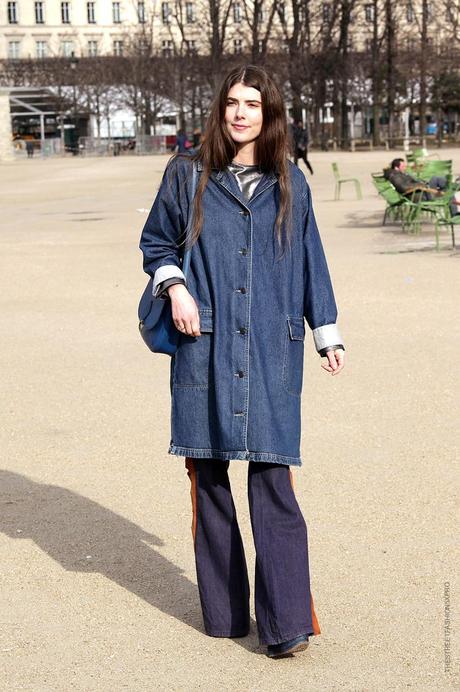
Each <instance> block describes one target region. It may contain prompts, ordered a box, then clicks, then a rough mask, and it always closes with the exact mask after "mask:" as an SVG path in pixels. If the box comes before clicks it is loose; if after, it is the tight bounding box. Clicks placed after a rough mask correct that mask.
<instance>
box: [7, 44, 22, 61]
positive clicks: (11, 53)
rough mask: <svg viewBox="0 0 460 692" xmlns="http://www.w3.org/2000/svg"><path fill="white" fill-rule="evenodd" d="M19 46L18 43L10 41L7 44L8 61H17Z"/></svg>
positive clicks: (19, 52) (19, 51)
mask: <svg viewBox="0 0 460 692" xmlns="http://www.w3.org/2000/svg"><path fill="white" fill-rule="evenodd" d="M20 49H21V44H20V42H19V41H10V42H9V43H8V58H9V59H10V60H17V58H19V57H20V54H21V50H20Z"/></svg>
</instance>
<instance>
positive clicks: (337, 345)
mask: <svg viewBox="0 0 460 692" xmlns="http://www.w3.org/2000/svg"><path fill="white" fill-rule="evenodd" d="M338 348H341V349H342V351H345V348H344V346H343V344H334V346H326V348H322V349H321V350H320V351H318V353H319V355H320V356H321V358H323V357H324V356H325V355H326V353H329V351H336V350H337V349H338Z"/></svg>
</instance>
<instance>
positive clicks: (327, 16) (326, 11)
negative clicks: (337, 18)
mask: <svg viewBox="0 0 460 692" xmlns="http://www.w3.org/2000/svg"><path fill="white" fill-rule="evenodd" d="M322 14H323V22H330V21H331V6H330V4H329V3H328V2H323V7H322Z"/></svg>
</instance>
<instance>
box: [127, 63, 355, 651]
mask: <svg viewBox="0 0 460 692" xmlns="http://www.w3.org/2000/svg"><path fill="white" fill-rule="evenodd" d="M288 150H289V142H288V131H287V123H286V116H285V106H284V103H283V99H282V96H281V94H280V91H279V89H278V88H277V86H276V85H275V83H274V82H273V81H272V79H271V78H270V77H269V76H268V74H267V73H266V71H265V70H264V69H263V68H261V67H255V66H251V65H249V66H246V67H244V68H238V69H235V70H233V71H232V72H230V73H229V74H228V75H227V77H226V78H225V79H224V81H223V83H222V86H221V88H220V90H219V92H218V93H217V94H216V96H215V99H214V102H213V104H212V108H211V111H210V115H209V119H208V123H207V127H206V130H205V133H204V136H203V142H202V145H201V147H200V150H199V152H197V154H196V155H195V156H194V157H190V156H180V155H177V156H175V157H173V158H172V160H171V161H170V163H169V164H168V166H167V169H166V171H165V174H164V177H163V180H162V183H161V186H160V189H159V191H158V194H157V196H156V199H155V201H154V204H153V207H152V210H151V212H150V214H149V217H148V219H147V221H146V224H145V226H144V229H143V232H142V237H141V242H140V247H141V249H142V252H143V255H144V269H145V271H146V272H147V273H148V274H149V275H150V276H152V277H153V283H154V295H157V296H164V297H165V299H167V300H171V309H172V316H173V321H174V324H175V326H176V328H177V329H178V330H179V332H180V333H181V337H180V342H179V346H178V349H177V351H176V354H175V355H174V356H173V357H172V359H171V371H170V383H171V395H172V414H171V442H170V446H169V450H168V451H169V453H170V454H172V455H177V456H183V457H185V466H186V469H187V472H188V475H189V478H190V481H191V496H192V534H193V545H194V551H195V561H196V571H197V581H198V589H199V595H200V601H201V607H202V612H203V620H204V627H205V631H206V633H207V634H208V635H209V636H213V637H244V636H246V635H247V634H248V632H249V622H250V619H249V593H250V587H249V580H248V574H247V568H246V560H245V554H244V547H243V543H242V539H241V535H240V531H239V527H238V521H237V516H236V511H235V505H234V502H233V498H232V493H231V487H230V482H229V477H228V469H229V465H230V461H231V460H242V461H246V462H247V464H248V497H249V509H250V517H251V526H252V531H253V536H254V542H255V548H256V574H255V609H256V620H257V628H258V633H259V640H260V643H261V644H263V645H266V646H267V654H268V656H270V657H281V656H285V655H289V654H290V653H294V652H296V651H300V650H302V649H305V648H306V646H307V644H308V638H309V637H310V636H312V635H318V634H320V627H319V623H318V619H317V617H316V613H315V609H314V604H313V599H312V595H311V592H310V574H309V562H308V545H307V527H306V523H305V520H304V518H303V516H302V513H301V510H300V508H299V505H298V503H297V500H296V497H295V493H294V489H293V482H292V478H293V477H292V473H291V466H300V465H301V463H302V460H301V457H300V405H301V390H302V378H303V354H304V339H305V319H306V320H307V322H308V325H309V327H310V328H311V329H312V331H313V337H314V342H315V345H316V349H317V351H318V353H319V354H320V355H321V356H323V360H322V361H321V365H322V367H323V368H324V369H325V371H327V372H328V373H330V374H332V375H337V374H338V373H339V372H340V371H341V370H342V368H343V364H344V353H343V351H344V349H343V346H342V343H341V341H342V340H341V338H340V335H339V332H338V329H337V325H336V318H337V308H336V304H335V300H334V294H333V289H332V285H331V281H330V277H329V272H328V267H327V264H326V259H325V256H324V252H323V248H322V244H321V240H320V237H319V233H318V229H317V226H316V222H315V216H314V213H313V208H312V202H311V195H310V190H309V187H308V185H307V183H306V180H305V177H304V175H303V174H302V173H301V172H300V171H299V169H298V168H296V167H295V166H294V165H293V164H292V163H291V162H290V161H289V160H288V158H287V157H288ZM192 165H196V167H197V169H198V174H199V183H198V187H197V191H196V196H195V198H194V199H192V198H191V193H190V184H189V180H190V177H191V170H192ZM192 206H193V211H194V216H193V227H192V231H193V232H192V238H191V242H192V243H193V245H192V250H191V253H192V254H191V261H190V267H189V270H188V274H187V276H186V277H185V276H184V274H183V273H182V271H181V268H180V265H181V262H180V255H181V252H182V241H183V239H184V231H185V228H186V225H187V220H188V218H189V215H190V213H191V209H192Z"/></svg>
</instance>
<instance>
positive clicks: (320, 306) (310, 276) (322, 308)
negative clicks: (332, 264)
mask: <svg viewBox="0 0 460 692" xmlns="http://www.w3.org/2000/svg"><path fill="white" fill-rule="evenodd" d="M303 200H304V205H305V207H304V209H305V211H304V214H305V215H304V219H305V223H304V250H305V265H304V266H305V289H304V316H305V319H306V320H307V322H308V325H309V327H310V329H311V330H312V332H313V339H314V342H315V347H316V350H317V351H318V353H320V354H321V355H325V353H326V352H327V351H328V350H331V348H333V347H337V348H343V343H342V338H341V336H340V333H339V330H338V328H337V324H336V322H337V306H336V303H335V298H334V291H333V288H332V282H331V277H330V275H329V269H328V266H327V262H326V257H325V254H324V250H323V245H322V243H321V238H320V235H319V231H318V226H317V225H316V220H315V214H314V211H313V205H312V200H311V193H310V188H309V187H308V188H307V191H306V192H305V194H304V197H303Z"/></svg>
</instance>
